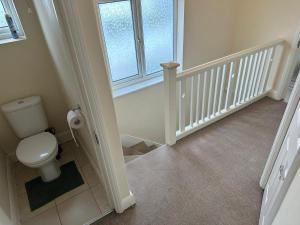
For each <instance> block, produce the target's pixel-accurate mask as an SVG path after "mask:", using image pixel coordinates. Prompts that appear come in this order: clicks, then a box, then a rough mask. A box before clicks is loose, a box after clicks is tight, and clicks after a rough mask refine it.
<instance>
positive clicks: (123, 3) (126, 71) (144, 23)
mask: <svg viewBox="0 0 300 225" xmlns="http://www.w3.org/2000/svg"><path fill="white" fill-rule="evenodd" d="M174 5H175V4H174V0H116V1H112V0H100V1H99V4H98V9H99V14H100V20H101V30H102V34H103V40H104V47H105V49H106V56H107V64H108V67H109V68H108V69H109V72H110V78H111V81H112V84H113V86H122V85H123V86H124V84H125V86H126V84H127V85H128V84H132V83H137V82H141V81H145V80H148V79H151V78H153V77H157V76H161V75H162V68H161V67H160V63H163V62H168V61H172V60H175V52H176V51H175V47H174V46H176V45H175V43H174V42H175V40H176V38H175V32H174V24H175V23H174V21H175V20H174V11H175V10H174ZM120 84H121V85H120Z"/></svg>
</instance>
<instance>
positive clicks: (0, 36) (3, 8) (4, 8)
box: [0, 0, 24, 41]
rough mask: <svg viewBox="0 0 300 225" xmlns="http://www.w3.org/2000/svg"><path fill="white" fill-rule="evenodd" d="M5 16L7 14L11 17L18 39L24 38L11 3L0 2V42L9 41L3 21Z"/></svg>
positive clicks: (5, 23)
mask: <svg viewBox="0 0 300 225" xmlns="http://www.w3.org/2000/svg"><path fill="white" fill-rule="evenodd" d="M5 14H9V15H10V16H11V17H12V19H13V21H14V24H15V27H16V30H17V33H18V35H19V36H20V37H22V36H24V31H23V28H22V25H21V22H20V19H19V17H18V14H17V11H16V8H15V6H14V3H13V1H12V0H0V41H1V40H5V39H11V33H10V30H9V28H8V25H7V22H6V19H5Z"/></svg>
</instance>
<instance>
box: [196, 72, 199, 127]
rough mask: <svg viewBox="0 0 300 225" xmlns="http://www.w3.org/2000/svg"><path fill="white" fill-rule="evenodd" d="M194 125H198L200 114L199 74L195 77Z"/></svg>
mask: <svg viewBox="0 0 300 225" xmlns="http://www.w3.org/2000/svg"><path fill="white" fill-rule="evenodd" d="M196 101H197V102H196V123H197V124H198V123H199V113H200V108H199V107H200V74H198V75H197V95H196Z"/></svg>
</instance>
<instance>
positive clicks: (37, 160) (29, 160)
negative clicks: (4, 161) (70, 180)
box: [16, 132, 60, 182]
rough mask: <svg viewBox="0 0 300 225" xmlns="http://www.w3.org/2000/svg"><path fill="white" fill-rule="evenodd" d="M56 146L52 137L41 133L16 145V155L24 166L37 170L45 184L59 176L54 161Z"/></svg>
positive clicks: (56, 164) (57, 167)
mask: <svg viewBox="0 0 300 225" xmlns="http://www.w3.org/2000/svg"><path fill="white" fill-rule="evenodd" d="M57 152H58V145H57V141H56V138H55V136H54V135H52V134H51V133H48V132H43V133H40V134H36V135H34V136H30V137H28V138H24V139H23V140H22V141H21V142H20V143H19V145H18V147H17V150H16V155H17V158H18V160H19V161H20V162H21V163H23V164H24V165H25V166H28V167H31V168H37V169H38V170H39V171H40V175H41V177H42V180H43V181H45V182H48V181H51V180H54V179H56V178H57V177H59V176H60V169H59V166H58V163H57V161H56V155H57Z"/></svg>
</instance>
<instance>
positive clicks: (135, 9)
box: [96, 0, 178, 90]
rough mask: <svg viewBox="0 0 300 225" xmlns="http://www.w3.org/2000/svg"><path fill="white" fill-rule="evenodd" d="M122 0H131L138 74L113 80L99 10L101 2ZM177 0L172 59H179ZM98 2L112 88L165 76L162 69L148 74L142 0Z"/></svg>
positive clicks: (113, 0)
mask: <svg viewBox="0 0 300 225" xmlns="http://www.w3.org/2000/svg"><path fill="white" fill-rule="evenodd" d="M121 1H130V4H131V10H132V20H133V31H134V39H135V40H134V41H135V48H136V57H137V67H138V74H137V75H135V76H130V77H127V78H124V79H121V80H118V81H112V76H111V71H110V64H109V59H108V54H107V47H106V43H105V37H104V32H103V27H102V20H101V13H100V11H99V4H105V3H113V2H121ZM177 1H178V0H173V59H172V60H173V61H176V60H177V24H178V16H177V15H178V13H177V11H178V4H177ZM96 4H97V13H98V18H99V27H100V33H101V41H102V43H101V44H102V47H103V50H104V51H103V53H104V58H105V64H106V71H107V73H108V74H109V79H110V82H111V85H112V89H113V90H118V89H121V88H125V87H129V86H131V85H136V84H138V83H143V82H147V81H149V80H152V79H157V78H159V77H162V76H163V70H162V69H161V70H160V71H158V72H155V73H152V74H148V75H147V74H146V68H145V65H146V64H145V50H144V36H143V25H142V14H141V13H142V8H141V0H96ZM162 63H164V62H162Z"/></svg>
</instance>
